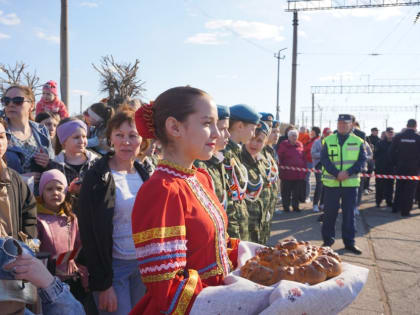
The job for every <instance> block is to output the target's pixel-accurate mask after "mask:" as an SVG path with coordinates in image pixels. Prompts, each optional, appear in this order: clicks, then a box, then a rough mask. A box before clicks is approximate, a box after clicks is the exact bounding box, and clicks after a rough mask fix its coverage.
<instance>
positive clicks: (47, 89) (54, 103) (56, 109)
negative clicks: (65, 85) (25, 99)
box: [36, 81, 69, 119]
mask: <svg viewBox="0 0 420 315" xmlns="http://www.w3.org/2000/svg"><path fill="white" fill-rule="evenodd" d="M42 112H52V113H57V114H59V115H60V118H61V119H63V118H66V117H69V113H68V111H67V107H66V105H65V104H64V103H63V102H62V101H61V100H60V99H59V98H58V91H57V83H56V82H55V81H48V82H47V83H45V84H44V86H43V87H42V98H41V100H40V101H39V102H38V103H37V104H36V114H37V115H38V114H39V113H42Z"/></svg>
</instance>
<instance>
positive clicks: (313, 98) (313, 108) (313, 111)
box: [312, 93, 315, 127]
mask: <svg viewBox="0 0 420 315" xmlns="http://www.w3.org/2000/svg"><path fill="white" fill-rule="evenodd" d="M313 126H315V93H312V127H313Z"/></svg>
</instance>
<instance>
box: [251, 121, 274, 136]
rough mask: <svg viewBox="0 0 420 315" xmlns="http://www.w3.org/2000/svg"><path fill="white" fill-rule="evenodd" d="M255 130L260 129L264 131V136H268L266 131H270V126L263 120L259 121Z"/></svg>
mask: <svg viewBox="0 0 420 315" xmlns="http://www.w3.org/2000/svg"><path fill="white" fill-rule="evenodd" d="M255 131H261V132H263V133H265V135H266V136H268V132H269V131H270V127H269V126H268V125H267V124H266V123H265V122H263V121H260V123H259V124H258V126H257V129H255Z"/></svg>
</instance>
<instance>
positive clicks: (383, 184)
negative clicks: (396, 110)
mask: <svg viewBox="0 0 420 315" xmlns="http://www.w3.org/2000/svg"><path fill="white" fill-rule="evenodd" d="M393 137H394V128H392V127H387V128H386V131H385V139H383V140H379V141H378V143H377V144H376V146H375V151H374V153H373V158H374V160H375V170H376V174H382V175H391V174H393V173H394V167H393V165H392V162H391V160H390V158H389V154H388V152H389V148H390V147H391V144H392V138H393ZM394 183H395V180H394V179H392V178H376V192H375V199H376V207H378V208H379V207H380V206H381V202H382V200H383V199H385V200H386V205H387V206H388V207H392V195H393V194H394Z"/></svg>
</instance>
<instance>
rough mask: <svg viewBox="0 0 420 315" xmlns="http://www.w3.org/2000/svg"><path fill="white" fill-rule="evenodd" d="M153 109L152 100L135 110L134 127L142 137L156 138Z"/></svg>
mask: <svg viewBox="0 0 420 315" xmlns="http://www.w3.org/2000/svg"><path fill="white" fill-rule="evenodd" d="M153 111H154V108H153V102H150V104H144V105H142V106H141V107H140V108H139V109H138V110H137V111H136V116H135V120H136V128H137V131H138V133H139V135H140V136H141V137H142V138H143V139H156V133H155V125H154V121H153Z"/></svg>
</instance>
